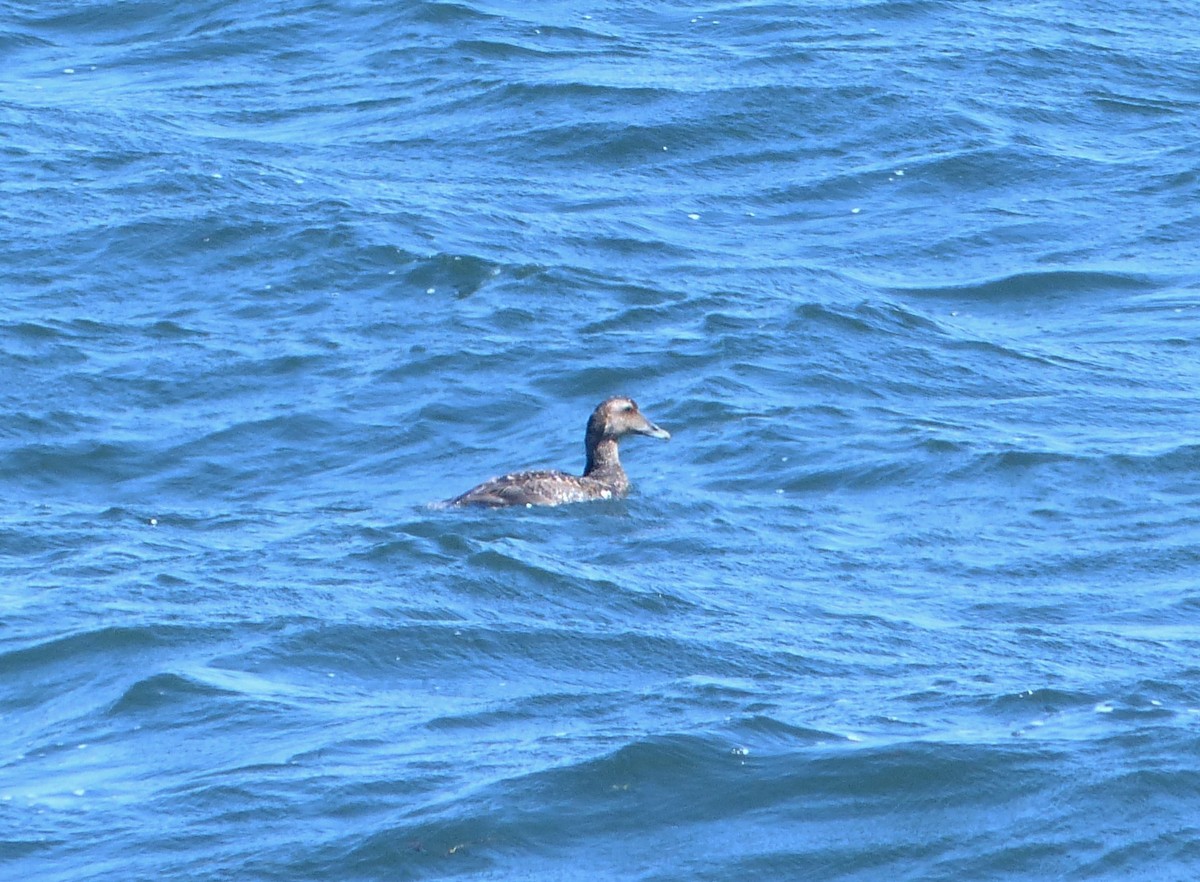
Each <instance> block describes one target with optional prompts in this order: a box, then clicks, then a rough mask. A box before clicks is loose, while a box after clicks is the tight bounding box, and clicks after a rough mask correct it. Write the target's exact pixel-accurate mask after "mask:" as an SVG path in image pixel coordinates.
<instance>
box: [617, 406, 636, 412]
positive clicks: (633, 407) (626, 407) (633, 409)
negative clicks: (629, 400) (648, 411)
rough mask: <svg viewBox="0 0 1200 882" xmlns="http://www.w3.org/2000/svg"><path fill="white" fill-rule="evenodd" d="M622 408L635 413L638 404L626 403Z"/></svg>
mask: <svg viewBox="0 0 1200 882" xmlns="http://www.w3.org/2000/svg"><path fill="white" fill-rule="evenodd" d="M621 410H623V411H625V413H633V412H634V411H635V410H637V406H636V405H634V404H626V405H625V406H624V407H622V408H621Z"/></svg>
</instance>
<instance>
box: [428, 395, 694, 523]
mask: <svg viewBox="0 0 1200 882" xmlns="http://www.w3.org/2000/svg"><path fill="white" fill-rule="evenodd" d="M624 435H649V436H650V437H651V438H662V439H664V440H666V439H667V438H670V437H671V434H670V433H669V432H667V431H666V430H665V429H660V428H659V427H658V426H656V425H654V423H652V422H650V421H649V420H648V419H646V418H645V417H644V416H642V414H641V412H640V411H639V410H638V406H637V403H636V402H635V401H634V400H633V399H631V398H620V397H618V398H609V399H607V400H606V401H602V402H600V404H599V405H598V406H597V407H596V409H595V410H594V411H593V412H592V416H591V418H590V419H589V420H588V425H587V435H586V436H585V438H584V446H585V447H586V449H587V465H586V466H585V468H584V470H583V476H582V477H580V476H579V475H568V474H567V473H566V472H557V471H540V472H515V473H513V474H510V475H501V476H500V477H499V478H492V479H491V480H490V481H485V482H484V483H482V484H480V485H479V486H478V487H474V488H472V489H470V490H468V491H467V492H466V493H464V494H462V495H461V496H456V497H454V498H453V499H451V500H448V502H447V504H448V505H481V506H488V507H491V508H500V507H502V506H506V505H526V506H529V505H562V504H564V503H567V502H586V501H588V500H592V499H614V498H619V497H622V496H625V495H626V494H627V493H629V478H627V477H626V476H625V470H624V469H623V468H621V460H620V459H619V458H618V456H617V442H618V441H619V440H620V438H621V437H622V436H624Z"/></svg>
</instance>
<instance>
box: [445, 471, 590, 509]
mask: <svg viewBox="0 0 1200 882" xmlns="http://www.w3.org/2000/svg"><path fill="white" fill-rule="evenodd" d="M606 493H607V496H612V492H611V491H606V490H605V489H604V488H601V487H599V486H598V485H597V482H595V481H591V480H589V479H587V478H580V477H578V476H577V475H568V474H567V473H566V472H554V471H545V472H514V473H513V474H511V475H501V476H500V477H499V478H492V479H491V480H490V481H484V482H483V483H482V484H480V485H479V486H478V487H473V488H471V489H470V490H468V491H467V492H466V493H464V494H462V495H461V496H456V497H455V498H454V499H451V500H450V501H449V503H448V504H449V505H482V506H488V507H491V508H500V507H503V506H507V505H562V504H563V503H565V502H581V501H583V500H585V499H603V498H606Z"/></svg>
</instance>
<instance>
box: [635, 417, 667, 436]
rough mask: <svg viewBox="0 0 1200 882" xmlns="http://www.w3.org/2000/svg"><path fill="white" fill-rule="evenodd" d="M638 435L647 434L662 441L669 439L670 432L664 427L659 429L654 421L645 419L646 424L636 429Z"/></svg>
mask: <svg viewBox="0 0 1200 882" xmlns="http://www.w3.org/2000/svg"><path fill="white" fill-rule="evenodd" d="M636 431H637V433H638V434H639V435H649V436H650V437H651V438H661V439H662V440H663V441H666V440H668V439H670V437H671V433H670V432H668V431H667V430H666V429H660V428H659V427H658V426H656V425H654V423H652V422H650V421H649V420H646V425H644V426H642V428H640V429H637V430H636Z"/></svg>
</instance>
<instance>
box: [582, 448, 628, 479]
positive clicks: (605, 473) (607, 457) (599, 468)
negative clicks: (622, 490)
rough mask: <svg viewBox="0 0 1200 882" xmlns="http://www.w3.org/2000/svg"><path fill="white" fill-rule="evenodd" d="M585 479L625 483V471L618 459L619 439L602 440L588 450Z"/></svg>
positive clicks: (584, 472) (584, 471)
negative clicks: (613, 480)
mask: <svg viewBox="0 0 1200 882" xmlns="http://www.w3.org/2000/svg"><path fill="white" fill-rule="evenodd" d="M583 476H584V477H585V478H597V479H599V480H612V479H615V480H616V481H617V482H623V481H625V480H626V478H625V470H624V469H623V468H621V460H620V459H618V458H617V439H616V438H601V439H600V440H599V441H597V442H595V443H594V444H589V445H588V448H587V467H586V468H585V469H584V470H583Z"/></svg>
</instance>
